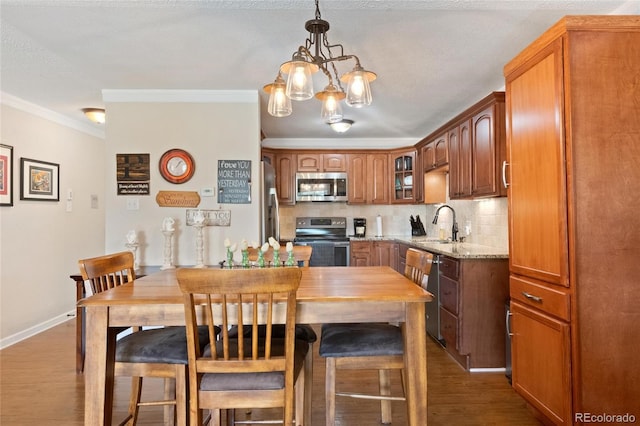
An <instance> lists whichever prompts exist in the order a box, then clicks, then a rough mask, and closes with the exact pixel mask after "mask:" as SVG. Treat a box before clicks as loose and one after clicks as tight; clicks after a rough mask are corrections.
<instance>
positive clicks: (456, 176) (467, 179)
mask: <svg viewBox="0 0 640 426" xmlns="http://www.w3.org/2000/svg"><path fill="white" fill-rule="evenodd" d="M448 139H449V157H450V164H449V198H451V199H452V200H454V199H459V198H468V197H471V195H472V191H471V175H472V154H471V124H470V120H469V119H467V120H464V121H462V122H461V123H459V124H457V125H456V126H454V127H453V128H452V129H451V130H449V132H448Z"/></svg>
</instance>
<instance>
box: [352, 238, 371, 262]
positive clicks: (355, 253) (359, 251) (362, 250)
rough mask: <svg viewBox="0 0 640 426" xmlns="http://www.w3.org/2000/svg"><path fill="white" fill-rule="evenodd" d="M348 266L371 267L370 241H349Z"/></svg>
mask: <svg viewBox="0 0 640 426" xmlns="http://www.w3.org/2000/svg"><path fill="white" fill-rule="evenodd" d="M349 253H350V254H349V256H350V262H349V266H371V241H351V243H350V244H349Z"/></svg>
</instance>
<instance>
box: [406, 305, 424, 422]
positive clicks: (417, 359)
mask: <svg viewBox="0 0 640 426" xmlns="http://www.w3.org/2000/svg"><path fill="white" fill-rule="evenodd" d="M426 324H427V323H426V318H425V304H424V302H419V303H407V305H406V323H405V324H404V328H403V329H404V364H405V369H406V370H405V371H406V379H407V380H406V388H405V392H406V398H407V417H408V420H409V425H410V426H426V425H427V327H426Z"/></svg>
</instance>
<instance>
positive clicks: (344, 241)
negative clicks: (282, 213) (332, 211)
mask: <svg viewBox="0 0 640 426" xmlns="http://www.w3.org/2000/svg"><path fill="white" fill-rule="evenodd" d="M293 241H294V243H295V244H299V245H305V246H311V247H312V248H313V252H312V253H311V259H310V261H309V266H349V244H350V243H349V238H347V218H346V217H298V218H296V236H295V239H294V240H293Z"/></svg>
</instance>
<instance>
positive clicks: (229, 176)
mask: <svg viewBox="0 0 640 426" xmlns="http://www.w3.org/2000/svg"><path fill="white" fill-rule="evenodd" d="M218 203H220V204H251V160H218Z"/></svg>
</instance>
